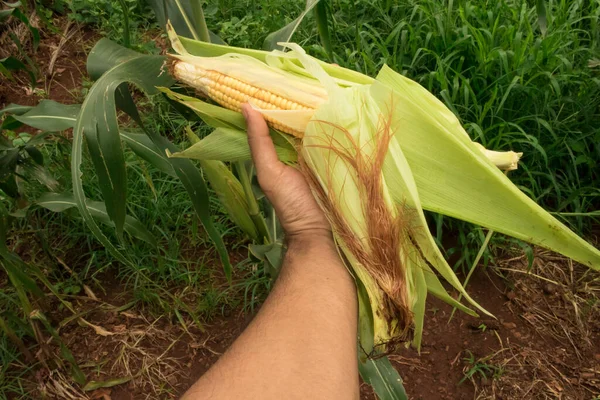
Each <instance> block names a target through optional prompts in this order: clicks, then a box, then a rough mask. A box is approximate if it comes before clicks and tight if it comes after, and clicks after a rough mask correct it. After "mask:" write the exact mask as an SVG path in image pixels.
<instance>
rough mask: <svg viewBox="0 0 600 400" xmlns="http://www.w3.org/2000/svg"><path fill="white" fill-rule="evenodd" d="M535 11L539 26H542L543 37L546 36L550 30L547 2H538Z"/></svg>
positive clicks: (539, 0) (542, 0)
mask: <svg viewBox="0 0 600 400" xmlns="http://www.w3.org/2000/svg"><path fill="white" fill-rule="evenodd" d="M535 9H536V11H537V15H538V25H539V26H540V32H542V36H546V31H547V29H548V19H547V17H546V0H537V1H536V2H535Z"/></svg>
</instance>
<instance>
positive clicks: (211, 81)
mask: <svg viewBox="0 0 600 400" xmlns="http://www.w3.org/2000/svg"><path fill="white" fill-rule="evenodd" d="M171 73H172V75H173V76H174V77H175V78H176V79H177V80H179V81H180V82H182V83H185V84H186V85H189V86H191V87H193V88H195V89H196V90H199V91H201V92H202V93H204V94H205V95H206V96H208V97H210V98H211V99H212V100H214V101H215V102H217V103H219V104H220V105H222V106H223V107H226V108H228V109H230V110H234V111H238V112H239V111H241V107H242V104H244V103H251V104H253V105H255V106H257V107H259V108H260V109H263V110H282V111H309V112H311V111H312V112H314V111H315V110H316V109H317V108H318V107H319V106H320V105H322V104H323V103H324V102H325V101H326V100H327V95H326V93H325V92H324V91H320V90H318V88H317V90H316V95H309V96H306V95H305V96H289V95H287V93H282V92H281V91H279V92H277V91H276V90H277V88H276V87H273V88H271V87H259V86H257V85H255V84H253V82H248V81H246V82H244V80H243V79H242V78H243V77H240V76H238V77H236V76H232V75H231V72H230V74H229V75H228V74H225V73H223V72H220V71H216V70H210V69H204V68H202V67H201V66H199V65H197V64H193V63H189V62H186V61H181V60H176V61H174V62H173V64H172V66H171ZM273 75H274V76H273V80H272V81H271V83H272V84H273V85H275V84H276V83H277V82H278V81H279V80H281V79H282V78H289V77H284V76H281V75H282V74H273ZM294 78H295V77H294ZM275 79H277V80H275ZM262 81H264V79H263V80H262ZM288 83H289V82H286V84H288ZM301 83H304V82H301ZM279 86H281V85H279ZM265 119H266V121H267V123H269V125H270V126H271V127H272V128H273V129H277V130H279V131H282V132H285V133H289V134H291V135H293V136H295V137H297V138H302V136H303V135H304V132H303V131H300V130H297V129H294V128H293V127H290V126H288V125H286V124H285V123H282V122H281V120H280V119H276V118H273V117H271V116H269V115H268V114H267V115H265Z"/></svg>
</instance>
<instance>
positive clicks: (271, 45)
mask: <svg viewBox="0 0 600 400" xmlns="http://www.w3.org/2000/svg"><path fill="white" fill-rule="evenodd" d="M318 2H319V0H306V7H305V8H304V11H302V13H301V14H300V15H299V16H298V18H296V19H295V20H293V21H292V22H290V23H289V24H287V25H286V26H284V27H283V28H281V29H279V30H277V31H275V32H272V33H270V34H269V35H268V36H267V38H266V39H265V41H264V43H263V49H266V50H275V49H277V50H283V47H281V46H279V45H278V44H277V43H279V42H291V41H292V40H291V39H292V36H293V35H294V33H295V32H296V29H298V27H299V26H300V24H301V23H302V20H304V17H306V15H307V14H308V13H309V12H310V11H311V10H312V9H313V7H315V6H316V5H317V3H318Z"/></svg>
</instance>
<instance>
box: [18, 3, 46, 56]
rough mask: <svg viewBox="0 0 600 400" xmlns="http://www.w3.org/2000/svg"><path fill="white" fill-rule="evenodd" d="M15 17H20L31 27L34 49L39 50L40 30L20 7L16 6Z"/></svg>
mask: <svg viewBox="0 0 600 400" xmlns="http://www.w3.org/2000/svg"><path fill="white" fill-rule="evenodd" d="M12 15H13V17H15V18H18V19H19V20H21V22H23V23H24V24H25V25H26V26H27V28H29V32H30V33H31V37H32V43H33V51H37V48H38V46H39V44H40V31H39V29H37V28H35V27H34V26H32V25H31V23H30V22H29V18H27V16H26V15H25V14H23V12H22V11H21V10H20V9H19V8H15V9H14V10H13V12H12Z"/></svg>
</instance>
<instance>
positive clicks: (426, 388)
mask: <svg viewBox="0 0 600 400" xmlns="http://www.w3.org/2000/svg"><path fill="white" fill-rule="evenodd" d="M64 28H65V29H64V32H67V36H68V40H66V41H64V42H61V41H60V40H59V39H57V38H59V36H53V37H45V38H44V39H43V41H42V44H41V46H40V52H42V53H43V55H44V56H42V57H39V60H41V62H42V64H41V70H42V71H47V73H45V74H44V76H42V77H41V80H40V83H39V87H40V88H42V89H43V91H38V92H31V91H30V90H28V89H27V85H17V84H7V82H2V88H1V89H0V108H2V107H4V106H5V105H7V104H9V103H13V102H14V103H19V104H27V105H33V104H36V103H37V102H38V101H39V100H40V98H50V99H54V100H57V101H61V102H66V103H76V102H78V101H80V99H81V96H80V91H81V87H82V82H83V81H84V80H85V57H86V52H87V51H89V49H90V47H91V43H93V41H94V40H95V38H96V37H95V35H94V34H91V33H88V32H86V31H81V30H79V28H77V27H75V26H71V27H69V28H68V29H67V28H66V26H65V27H64ZM54 54H56V62H55V63H54V65H53V67H52V68H51V71H50V72H48V71H49V65H48V64H44V63H47V62H48V60H51V59H52V58H53V57H52V56H53V55H54ZM213 266H214V268H215V269H216V270H217V269H219V268H220V265H219V263H218V262H217V261H216V260H215V262H214V265H213ZM460 278H461V279H464V277H460ZM96 286H97V287H90V288H89V289H90V291H89V292H88V293H87V295H84V293H83V292H82V293H81V294H80V295H79V296H73V298H72V302H73V305H74V307H75V309H76V310H77V312H78V313H79V314H78V315H80V316H82V318H81V319H80V320H79V321H80V322H79V323H75V322H71V323H69V324H67V325H66V326H64V327H62V328H61V329H60V333H61V335H62V337H63V339H64V340H65V344H66V345H67V346H68V347H69V348H70V349H71V350H72V351H73V353H74V355H75V358H76V360H77V361H78V362H79V364H80V365H81V366H82V368H83V369H84V371H85V372H86V374H87V375H88V378H89V379H92V380H95V381H110V380H112V381H111V382H112V383H113V384H114V385H113V386H112V387H109V388H99V389H96V390H89V391H87V392H83V391H81V390H80V389H78V388H77V387H76V385H73V384H72V383H71V381H70V379H69V378H68V377H66V374H65V373H64V372H62V373H61V372H56V370H55V369H53V368H45V367H40V368H38V369H37V370H36V371H35V373H33V374H32V375H31V376H29V377H28V380H29V382H30V383H29V384H30V385H31V389H32V390H34V391H35V392H36V393H45V394H46V395H47V396H48V397H50V398H59V399H63V398H71V399H81V398H83V399H104V400H107V399H113V400H121V399H146V398H147V399H150V398H176V397H178V396H179V395H180V394H182V393H183V392H184V391H185V390H186V388H188V387H189V386H190V385H191V384H192V383H193V382H194V381H195V380H196V379H198V378H199V377H200V376H201V375H202V374H203V373H204V372H205V371H206V370H207V369H208V368H209V367H210V366H211V365H212V364H213V363H214V362H215V361H216V360H217V359H218V358H219V356H220V355H221V354H222V353H223V352H224V351H225V350H226V349H227V347H228V346H229V345H230V344H231V343H232V342H233V341H234V340H235V338H236V337H237V336H238V335H239V334H240V332H242V331H243V329H244V327H245V326H246V325H247V324H248V322H249V321H250V320H251V319H252V315H253V314H252V313H251V312H249V311H248V310H244V309H242V308H241V307H240V308H237V309H234V310H228V311H227V312H226V313H223V314H226V315H228V316H220V317H217V318H214V319H212V320H208V321H204V322H203V323H202V325H201V326H197V325H195V324H194V322H193V321H191V320H189V319H187V318H186V317H185V316H184V317H182V320H183V322H185V324H182V323H181V322H182V320H177V319H176V318H174V319H168V318H167V317H164V316H163V317H157V316H156V315H155V313H154V312H152V310H148V309H145V308H143V307H142V306H140V305H139V303H138V305H136V306H131V302H130V300H131V298H130V296H131V295H130V293H129V290H128V288H127V287H126V286H125V285H124V284H123V283H122V282H120V281H119V279H117V278H116V277H115V276H114V275H113V274H111V273H110V272H107V273H105V274H103V275H102V276H101V277H100V278H99V281H98V282H96ZM99 287H102V288H104V289H105V290H104V291H100V290H98V289H97V288H99ZM468 291H469V292H470V293H471V294H472V296H473V297H474V298H475V300H477V301H478V302H479V303H480V304H481V305H482V306H483V307H485V308H486V309H487V310H488V311H490V313H491V314H493V315H494V316H495V318H493V317H484V318H480V319H478V318H472V317H468V316H466V315H464V314H462V313H460V312H457V313H456V314H455V315H454V317H453V318H452V319H451V318H450V317H451V315H452V309H451V308H450V307H449V306H448V305H446V304H443V303H441V302H439V301H436V300H435V299H430V301H429V302H428V305H427V309H428V313H427V319H426V326H425V331H424V338H423V347H422V349H421V352H420V354H419V353H418V352H417V351H416V350H414V349H400V350H398V351H396V352H394V353H393V354H391V355H390V359H391V360H392V363H393V364H394V365H395V366H396V367H397V369H398V371H399V372H400V374H401V376H402V377H403V379H404V383H405V387H406V389H407V392H408V395H409V397H410V398H413V399H472V398H479V399H488V398H489V399H496V398H497V399H538V398H560V399H593V398H598V396H600V319H599V318H598V317H599V313H600V312H599V309H600V308H599V302H598V299H599V298H600V275H599V274H598V273H592V272H590V271H588V270H587V269H586V268H584V267H582V266H580V265H577V264H574V263H572V262H570V261H569V260H566V259H564V258H560V257H557V256H556V255H554V254H552V253H549V252H546V251H542V250H539V249H538V250H536V257H535V261H534V263H533V265H532V266H531V268H530V267H529V265H528V263H527V258H526V257H525V256H524V255H522V254H519V253H514V254H501V255H498V257H497V259H496V262H495V264H494V265H493V266H490V267H488V268H483V267H480V268H479V269H478V270H477V271H476V272H475V274H474V275H473V279H472V281H471V282H470V283H469V285H468ZM92 293H93V294H92ZM57 312H58V311H57ZM59 320H60V319H59ZM232 379H234V378H233V377H232ZM361 397H362V398H363V399H371V398H374V395H373V393H372V392H371V390H370V388H369V387H367V386H366V385H363V386H362V387H361Z"/></svg>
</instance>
